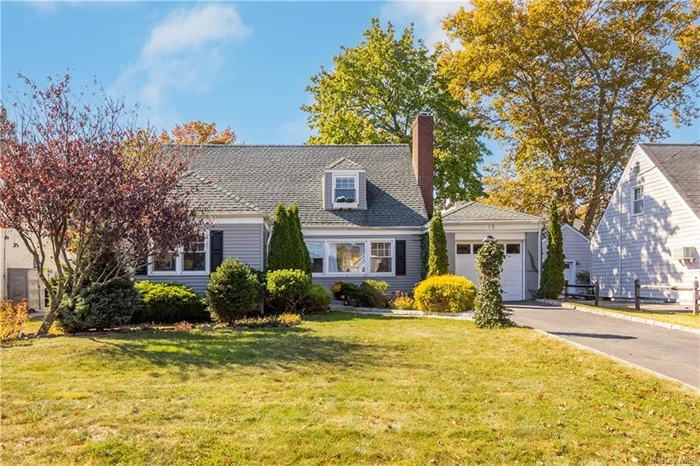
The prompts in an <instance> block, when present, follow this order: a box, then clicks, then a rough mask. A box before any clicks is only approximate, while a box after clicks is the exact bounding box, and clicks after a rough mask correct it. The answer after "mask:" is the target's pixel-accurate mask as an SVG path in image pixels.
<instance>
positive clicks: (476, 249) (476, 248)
mask: <svg viewBox="0 0 700 466" xmlns="http://www.w3.org/2000/svg"><path fill="white" fill-rule="evenodd" d="M481 246H483V244H475V245H474V254H476V253H477V252H479V249H481Z"/></svg>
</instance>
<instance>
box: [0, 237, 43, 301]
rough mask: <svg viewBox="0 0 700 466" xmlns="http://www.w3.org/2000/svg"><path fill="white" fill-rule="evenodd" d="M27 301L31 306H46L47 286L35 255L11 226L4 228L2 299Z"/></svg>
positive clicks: (0, 273) (0, 246) (0, 249)
mask: <svg viewBox="0 0 700 466" xmlns="http://www.w3.org/2000/svg"><path fill="white" fill-rule="evenodd" d="M5 299H11V300H12V301H14V302H19V301H21V300H23V299H26V300H27V303H28V305H29V308H30V309H34V310H40V309H43V308H44V306H45V304H46V302H45V287H44V284H43V283H42V282H41V280H39V272H38V270H37V267H36V264H35V262H34V257H33V256H32V255H31V254H30V252H29V251H28V250H27V248H26V246H25V245H24V243H23V242H22V240H21V238H20V237H19V234H18V233H17V232H16V231H15V230H12V229H9V228H0V300H5Z"/></svg>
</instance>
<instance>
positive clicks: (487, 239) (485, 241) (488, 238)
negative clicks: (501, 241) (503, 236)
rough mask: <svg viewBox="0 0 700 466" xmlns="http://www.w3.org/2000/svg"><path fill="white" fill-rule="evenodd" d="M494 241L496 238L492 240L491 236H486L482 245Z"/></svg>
mask: <svg viewBox="0 0 700 466" xmlns="http://www.w3.org/2000/svg"><path fill="white" fill-rule="evenodd" d="M495 239H496V238H494V237H493V236H491V235H488V236H486V238H484V243H488V242H489V241H494V240H495Z"/></svg>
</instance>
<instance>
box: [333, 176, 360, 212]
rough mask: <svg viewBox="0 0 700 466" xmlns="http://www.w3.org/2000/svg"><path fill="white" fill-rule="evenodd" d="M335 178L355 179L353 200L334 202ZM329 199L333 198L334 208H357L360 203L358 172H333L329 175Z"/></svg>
mask: <svg viewBox="0 0 700 466" xmlns="http://www.w3.org/2000/svg"><path fill="white" fill-rule="evenodd" d="M337 178H354V179H355V202H335V199H336V195H335V180H336V179H337ZM331 199H332V200H333V208H334V209H357V207H358V206H359V204H360V173H359V172H351V173H343V172H335V173H333V176H332V177H331Z"/></svg>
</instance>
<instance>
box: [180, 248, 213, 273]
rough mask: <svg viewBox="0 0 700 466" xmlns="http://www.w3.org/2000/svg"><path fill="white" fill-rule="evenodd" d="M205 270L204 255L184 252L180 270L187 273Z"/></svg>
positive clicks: (202, 253)
mask: <svg viewBox="0 0 700 466" xmlns="http://www.w3.org/2000/svg"><path fill="white" fill-rule="evenodd" d="M206 268H207V264H206V253H204V252H186V253H184V254H183V257H182V270H184V271H187V272H203V271H204V270H206Z"/></svg>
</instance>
